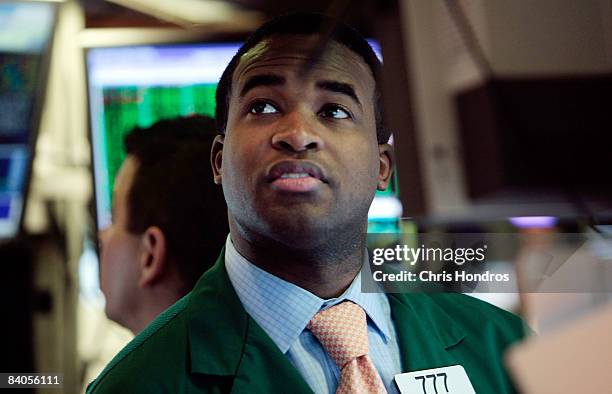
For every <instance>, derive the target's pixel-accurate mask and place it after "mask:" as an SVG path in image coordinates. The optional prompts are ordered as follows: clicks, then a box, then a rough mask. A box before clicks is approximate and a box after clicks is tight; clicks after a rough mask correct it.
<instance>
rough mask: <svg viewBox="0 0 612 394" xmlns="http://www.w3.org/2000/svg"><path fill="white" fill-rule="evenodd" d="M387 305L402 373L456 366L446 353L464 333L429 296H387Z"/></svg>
mask: <svg viewBox="0 0 612 394" xmlns="http://www.w3.org/2000/svg"><path fill="white" fill-rule="evenodd" d="M389 303H390V304H391V315H392V317H393V321H394V323H395V325H396V328H397V329H396V331H397V335H398V344H399V346H400V350H401V351H400V353H401V358H402V371H403V372H409V371H418V370H422V369H429V368H437V367H444V366H449V365H455V364H458V360H457V359H455V358H454V357H453V355H452V354H451V352H449V350H450V349H452V348H453V347H455V346H457V345H458V344H460V343H461V341H462V340H463V339H464V338H465V336H466V334H465V330H464V329H463V328H462V327H461V326H459V325H458V322H457V321H455V320H453V319H452V318H451V317H450V316H449V315H448V314H447V313H446V312H445V311H444V309H442V307H441V306H439V305H438V304H437V303H436V302H435V301H434V299H433V298H432V295H431V294H427V293H410V294H389Z"/></svg>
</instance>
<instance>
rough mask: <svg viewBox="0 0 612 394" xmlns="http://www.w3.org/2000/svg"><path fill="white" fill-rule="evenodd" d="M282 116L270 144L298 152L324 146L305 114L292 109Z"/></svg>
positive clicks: (277, 147)
mask: <svg viewBox="0 0 612 394" xmlns="http://www.w3.org/2000/svg"><path fill="white" fill-rule="evenodd" d="M284 118H285V119H283V122H282V125H280V127H279V128H278V129H277V130H278V131H277V132H276V133H274V135H273V136H272V146H274V147H275V148H276V149H280V150H285V151H289V152H292V153H300V152H305V151H308V150H319V149H322V148H323V147H324V142H323V139H322V138H321V136H320V134H319V133H318V132H317V131H316V126H315V125H314V124H313V121H311V120H309V119H308V117H307V115H305V114H302V113H300V112H298V111H294V112H291V113H289V114H287V115H285V117H284Z"/></svg>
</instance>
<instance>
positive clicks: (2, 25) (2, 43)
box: [0, 2, 55, 239]
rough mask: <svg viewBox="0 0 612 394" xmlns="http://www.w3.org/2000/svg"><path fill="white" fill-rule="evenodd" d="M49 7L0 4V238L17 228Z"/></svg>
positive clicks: (39, 94)
mask: <svg viewBox="0 0 612 394" xmlns="http://www.w3.org/2000/svg"><path fill="white" fill-rule="evenodd" d="M54 19H55V5H54V4H49V3H28V2H2V3H0V239H7V238H12V237H14V236H15V235H16V234H17V233H18V232H19V229H20V223H21V219H22V216H23V205H24V201H25V197H24V195H25V192H26V187H27V181H28V175H29V169H30V163H31V160H32V153H33V146H34V144H33V140H34V138H35V135H36V132H37V131H38V130H37V128H38V122H39V117H40V110H39V108H40V104H41V99H42V98H43V96H44V95H43V92H44V89H43V87H44V84H45V82H46V81H45V74H46V71H47V67H46V64H47V55H48V54H47V51H48V48H49V44H50V42H51V39H52V35H53V27H54Z"/></svg>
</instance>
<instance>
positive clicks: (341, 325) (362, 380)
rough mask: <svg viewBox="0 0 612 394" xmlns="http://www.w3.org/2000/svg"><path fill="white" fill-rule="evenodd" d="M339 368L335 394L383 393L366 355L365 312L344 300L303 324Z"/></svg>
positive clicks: (380, 382)
mask: <svg viewBox="0 0 612 394" xmlns="http://www.w3.org/2000/svg"><path fill="white" fill-rule="evenodd" d="M307 328H308V329H309V330H310V331H311V332H312V333H313V334H314V336H315V337H317V339H318V340H319V342H321V345H323V348H325V350H326V351H327V354H329V356H330V357H331V358H332V359H333V360H334V361H335V363H336V365H337V366H338V368H340V384H339V385H338V389H337V390H336V394H354V393H364V394H366V393H367V394H371V393H377V394H378V393H387V390H386V389H385V385H384V384H383V382H382V379H381V378H380V375H379V374H378V371H376V367H374V364H373V363H372V360H371V359H370V357H369V356H368V329H367V322H366V314H365V312H364V310H363V309H362V308H361V307H360V306H359V305H357V304H355V303H353V302H350V301H344V302H341V303H340V304H337V305H334V306H332V307H331V308H329V309H326V310H324V311H321V312H319V313H317V314H316V315H315V316H314V317H313V318H312V320H310V323H308V327H307Z"/></svg>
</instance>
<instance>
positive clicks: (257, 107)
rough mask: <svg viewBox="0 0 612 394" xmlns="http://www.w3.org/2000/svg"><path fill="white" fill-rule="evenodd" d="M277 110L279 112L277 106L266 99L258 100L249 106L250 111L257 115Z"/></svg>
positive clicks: (273, 112) (272, 112)
mask: <svg viewBox="0 0 612 394" xmlns="http://www.w3.org/2000/svg"><path fill="white" fill-rule="evenodd" d="M277 112H278V110H277V109H276V107H275V106H273V105H272V104H270V103H266V102H265V101H258V102H256V103H253V104H252V105H251V106H250V107H249V113H251V114H255V115H260V114H275V113H277Z"/></svg>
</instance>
